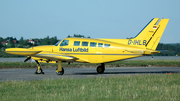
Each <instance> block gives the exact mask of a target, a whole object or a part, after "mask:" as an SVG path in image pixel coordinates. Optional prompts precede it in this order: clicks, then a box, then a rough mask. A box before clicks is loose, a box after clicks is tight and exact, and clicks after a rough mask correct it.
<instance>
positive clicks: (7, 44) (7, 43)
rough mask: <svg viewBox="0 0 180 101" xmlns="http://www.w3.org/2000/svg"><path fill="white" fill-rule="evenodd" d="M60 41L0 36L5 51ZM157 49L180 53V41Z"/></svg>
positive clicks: (162, 45)
mask: <svg viewBox="0 0 180 101" xmlns="http://www.w3.org/2000/svg"><path fill="white" fill-rule="evenodd" d="M70 37H78V38H90V37H89V36H88V37H85V36H84V35H80V34H74V35H73V36H70V35H68V36H67V38H70ZM58 41H60V39H58V38H57V37H56V36H54V37H49V36H47V37H45V38H33V39H24V38H23V37H21V38H20V39H19V40H17V39H16V38H14V37H7V38H2V37H0V50H1V51H3V50H4V49H6V48H29V47H32V46H40V45H54V44H55V43H57V42H58ZM157 50H172V51H173V53H166V54H155V56H175V55H180V43H177V44H163V43H159V44H158V46H157ZM0 57H1V55H0Z"/></svg>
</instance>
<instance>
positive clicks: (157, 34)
mask: <svg viewBox="0 0 180 101" xmlns="http://www.w3.org/2000/svg"><path fill="white" fill-rule="evenodd" d="M158 21H159V18H154V19H152V20H151V21H150V22H149V23H148V24H147V25H146V26H145V27H144V28H143V29H142V30H141V31H140V32H139V34H138V35H137V36H136V37H135V38H134V40H143V44H144V45H142V46H141V47H144V46H145V48H147V49H151V50H156V47H157V45H158V43H159V41H160V39H161V36H162V34H163V32H164V30H165V28H166V25H167V23H168V21H169V19H161V20H160V22H159V23H158V24H157V22H158Z"/></svg>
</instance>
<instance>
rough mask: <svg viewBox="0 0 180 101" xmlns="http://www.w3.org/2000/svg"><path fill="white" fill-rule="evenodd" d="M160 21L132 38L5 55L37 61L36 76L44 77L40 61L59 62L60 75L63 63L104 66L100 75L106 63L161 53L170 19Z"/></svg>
mask: <svg viewBox="0 0 180 101" xmlns="http://www.w3.org/2000/svg"><path fill="white" fill-rule="evenodd" d="M158 21H159V18H153V19H152V20H151V21H150V22H149V23H148V24H147V25H146V26H145V27H144V28H143V29H142V30H141V31H140V32H139V33H138V34H137V36H135V37H134V38H132V39H101V38H100V39H88V38H65V39H63V40H62V41H61V42H58V43H56V44H55V45H51V46H50V45H49V46H36V47H31V48H28V49H26V48H8V49H6V50H5V52H6V53H9V54H15V55H23V56H27V59H26V60H25V61H24V62H26V61H28V60H29V59H34V60H35V61H36V63H37V64H38V67H37V70H36V72H35V73H36V74H44V72H43V70H42V68H41V65H40V62H46V63H57V64H58V68H57V69H56V73H57V74H58V75H63V74H64V69H63V67H62V61H66V62H74V61H76V62H85V63H100V64H101V65H100V66H98V67H97V72H98V73H103V72H104V70H105V63H108V62H113V61H118V60H125V59H130V58H135V57H140V56H144V55H150V54H155V53H160V52H159V51H157V50H156V47H157V45H158V43H159V41H160V39H161V36H162V34H163V32H164V30H165V28H166V25H167V23H168V21H169V19H161V20H160V21H159V22H158Z"/></svg>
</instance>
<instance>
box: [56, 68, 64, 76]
mask: <svg viewBox="0 0 180 101" xmlns="http://www.w3.org/2000/svg"><path fill="white" fill-rule="evenodd" d="M56 70H57V69H56ZM56 74H57V75H63V74H64V68H62V71H61V72H56Z"/></svg>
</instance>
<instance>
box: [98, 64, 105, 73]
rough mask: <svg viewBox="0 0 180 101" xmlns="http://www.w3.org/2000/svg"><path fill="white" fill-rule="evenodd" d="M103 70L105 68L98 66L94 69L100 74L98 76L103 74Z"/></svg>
mask: <svg viewBox="0 0 180 101" xmlns="http://www.w3.org/2000/svg"><path fill="white" fill-rule="evenodd" d="M104 70H105V68H104V67H102V66H98V67H97V69H96V71H97V73H100V74H102V73H104Z"/></svg>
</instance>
